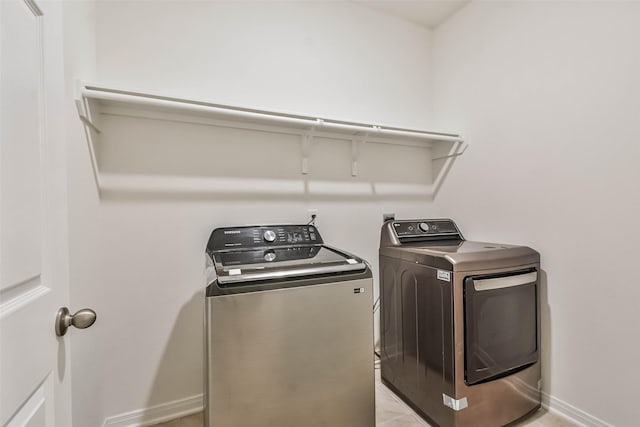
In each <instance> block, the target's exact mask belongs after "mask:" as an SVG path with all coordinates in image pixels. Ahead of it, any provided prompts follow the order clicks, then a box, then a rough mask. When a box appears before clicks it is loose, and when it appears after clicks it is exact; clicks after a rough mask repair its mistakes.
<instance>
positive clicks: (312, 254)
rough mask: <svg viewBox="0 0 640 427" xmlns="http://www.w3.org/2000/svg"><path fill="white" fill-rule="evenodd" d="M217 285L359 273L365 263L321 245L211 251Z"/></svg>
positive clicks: (364, 267) (365, 266) (364, 266)
mask: <svg viewBox="0 0 640 427" xmlns="http://www.w3.org/2000/svg"><path fill="white" fill-rule="evenodd" d="M211 256H212V258H213V262H214V265H215V268H216V273H217V275H218V283H220V284H221V285H230V284H240V283H243V282H252V281H256V280H274V279H278V280H285V279H287V278H293V277H296V278H297V277H300V276H315V275H323V274H339V273H346V272H353V271H363V270H365V269H366V268H367V265H366V263H365V262H364V261H363V260H362V259H360V258H358V257H356V256H354V255H351V254H349V253H346V252H342V251H339V250H337V249H333V248H330V247H328V246H324V245H314V246H290V247H279V248H259V249H250V250H238V251H225V252H213V253H212V254H211Z"/></svg>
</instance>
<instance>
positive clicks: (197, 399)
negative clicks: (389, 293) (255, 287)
mask: <svg viewBox="0 0 640 427" xmlns="http://www.w3.org/2000/svg"><path fill="white" fill-rule="evenodd" d="M542 407H543V408H544V409H546V410H547V411H549V412H552V413H554V414H556V415H559V416H561V417H564V418H568V419H569V420H571V421H573V422H575V423H578V424H580V425H583V426H586V427H614V426H613V425H611V424H609V423H607V422H605V421H603V420H601V419H599V418H597V417H594V416H593V415H591V414H589V413H587V412H584V411H583V410H581V409H578V408H576V407H575V406H573V405H570V404H568V403H567V402H564V401H562V400H560V399H558V398H557V397H554V396H551V395H550V394H548V393H545V392H544V391H543V392H542ZM202 410H203V395H202V394H198V395H196V396H191V397H187V398H186V399H179V400H174V401H173V402H167V403H162V404H160V405H155V406H151V407H149V408H144V409H138V410H136V411H131V412H126V413H124V414H120V415H114V416H112V417H108V418H106V419H105V420H104V424H103V426H104V427H145V426H150V425H154V424H158V423H162V422H165V421H170V420H173V419H176V418H180V417H185V416H187V415H191V414H195V413H196V412H200V411H202Z"/></svg>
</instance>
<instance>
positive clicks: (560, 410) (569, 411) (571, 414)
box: [542, 391, 613, 427]
mask: <svg viewBox="0 0 640 427" xmlns="http://www.w3.org/2000/svg"><path fill="white" fill-rule="evenodd" d="M542 407H543V408H544V409H546V410H547V411H549V412H551V413H554V414H556V415H559V416H561V417H564V418H568V419H569V420H571V421H573V422H575V423H578V424H580V425H583V426H586V427H613V425H611V424H609V423H607V422H605V421H602V420H601V419H599V418H597V417H594V416H593V415H591V414H588V413H586V412H584V411H583V410H582V409H578V408H576V407H575V406H573V405H570V404H568V403H567V402H564V401H562V400H560V399H558V398H557V397H553V396H551V395H550V394H548V393H545V392H544V391H543V392H542Z"/></svg>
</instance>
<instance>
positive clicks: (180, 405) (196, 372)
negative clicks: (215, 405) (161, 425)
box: [145, 290, 204, 421]
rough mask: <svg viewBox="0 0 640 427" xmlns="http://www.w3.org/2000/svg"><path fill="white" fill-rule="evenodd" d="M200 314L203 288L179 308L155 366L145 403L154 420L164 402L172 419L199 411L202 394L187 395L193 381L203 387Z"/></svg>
mask: <svg viewBox="0 0 640 427" xmlns="http://www.w3.org/2000/svg"><path fill="white" fill-rule="evenodd" d="M203 316H204V290H203V291H202V292H197V293H195V294H194V295H193V296H192V297H191V299H190V300H189V301H187V302H186V303H185V304H184V305H183V306H182V308H181V309H180V312H179V313H178V316H177V317H176V319H175V322H174V324H173V329H172V330H171V334H170V335H169V339H168V340H167V342H166V345H165V348H164V352H163V354H162V357H161V359H160V363H159V365H158V367H157V369H156V373H155V378H154V379H153V384H152V385H151V389H150V390H149V396H148V399H147V404H146V406H145V407H146V408H149V409H150V410H151V411H150V412H151V413H149V414H148V415H149V417H150V418H155V419H156V421H160V420H158V419H157V418H158V417H160V418H162V416H163V415H164V414H163V413H154V411H153V408H154V407H158V405H162V406H163V407H164V406H166V405H167V402H170V403H171V405H170V406H171V408H170V414H168V415H170V416H171V418H175V417H176V416H185V415H189V414H191V413H193V412H197V411H200V410H202V407H201V405H202V396H201V395H199V394H198V395H195V396H189V394H190V393H193V385H194V384H198V383H199V384H200V389H202V390H203V387H204V383H203V380H204V379H203V375H202V372H203V363H204V362H203V360H204V347H203V337H204V329H203V324H204V322H203ZM185 396H188V397H185Z"/></svg>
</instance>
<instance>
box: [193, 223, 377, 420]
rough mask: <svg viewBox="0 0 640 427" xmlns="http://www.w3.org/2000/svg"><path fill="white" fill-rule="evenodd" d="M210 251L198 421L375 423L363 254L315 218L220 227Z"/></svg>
mask: <svg viewBox="0 0 640 427" xmlns="http://www.w3.org/2000/svg"><path fill="white" fill-rule="evenodd" d="M207 254H208V257H207V258H208V261H209V266H208V272H209V274H210V275H211V276H210V280H209V281H208V286H207V290H206V304H205V306H206V309H205V310H206V313H205V316H206V359H205V360H206V381H205V383H206V385H205V396H206V398H205V426H206V427H236V426H242V427H268V426H277V427H300V426H309V427H312V426H318V427H320V426H336V427H340V426H344V427H374V426H375V403H374V402H375V395H374V374H373V362H374V360H373V316H372V305H373V301H372V299H373V289H372V287H373V281H372V275H371V271H370V269H369V268H368V266H367V264H366V262H365V261H364V260H362V259H361V258H358V257H357V256H355V255H352V254H349V253H347V252H344V251H341V250H338V249H335V248H331V247H329V246H326V245H325V244H324V243H323V240H322V238H321V236H320V233H319V232H318V230H317V229H316V228H315V227H314V226H313V225H278V226H249V227H231V228H218V229H216V230H214V231H213V232H212V234H211V237H210V238H209V243H208V244H207ZM214 276H216V278H215V279H214V278H213V277H214Z"/></svg>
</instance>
